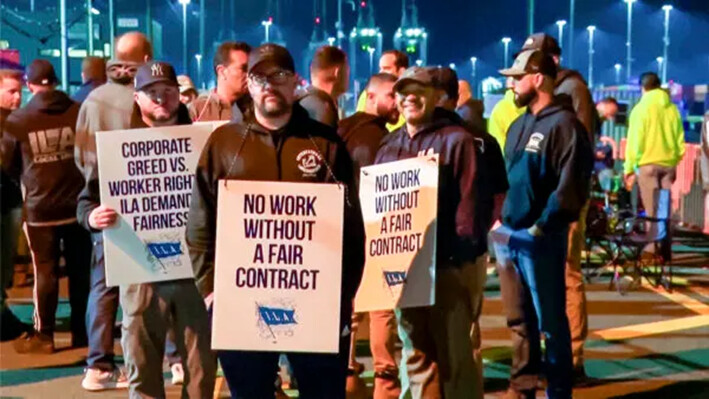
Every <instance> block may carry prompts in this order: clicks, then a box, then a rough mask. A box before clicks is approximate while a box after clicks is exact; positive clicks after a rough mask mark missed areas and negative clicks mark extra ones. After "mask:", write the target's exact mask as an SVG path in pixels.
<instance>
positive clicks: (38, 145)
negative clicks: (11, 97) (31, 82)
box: [3, 90, 83, 226]
mask: <svg viewBox="0 0 709 399" xmlns="http://www.w3.org/2000/svg"><path fill="white" fill-rule="evenodd" d="M78 112H79V105H78V104H77V103H75V102H74V101H72V100H71V99H70V98H69V96H67V95H66V94H65V93H64V92H62V91H59V90H50V91H45V92H40V93H37V94H35V95H34V96H32V99H31V100H30V102H29V103H27V105H25V106H24V107H22V108H20V109H18V110H17V111H15V112H13V113H12V114H11V115H10V116H9V117H8V118H7V121H6V122H5V129H6V135H4V137H3V140H9V143H5V144H4V145H3V150H4V151H6V153H4V154H3V168H5V167H6V161H7V167H8V169H7V170H6V171H7V172H8V173H18V172H19V173H21V175H20V176H17V175H16V176H13V177H14V178H18V177H19V178H21V181H22V184H23V185H24V186H25V188H26V190H27V191H26V196H25V217H26V218H27V223H28V224H30V225H37V226H42V225H47V226H49V225H62V224H69V223H73V222H75V221H76V196H77V194H79V191H81V187H82V186H83V179H82V176H81V173H80V172H79V170H77V169H76V166H75V165H74V126H76V118H77V114H78Z"/></svg>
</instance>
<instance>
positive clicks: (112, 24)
mask: <svg viewBox="0 0 709 399" xmlns="http://www.w3.org/2000/svg"><path fill="white" fill-rule="evenodd" d="M108 19H109V22H108V34H109V35H111V58H113V53H114V52H115V51H116V50H115V49H114V46H115V40H116V18H115V16H114V15H113V0H108Z"/></svg>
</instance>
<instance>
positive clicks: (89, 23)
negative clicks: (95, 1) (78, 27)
mask: <svg viewBox="0 0 709 399" xmlns="http://www.w3.org/2000/svg"><path fill="white" fill-rule="evenodd" d="M94 12H95V13H96V14H98V10H97V9H95V8H94V7H93V5H92V0H86V30H87V33H88V37H87V38H86V55H87V56H89V57H90V56H92V55H94Z"/></svg>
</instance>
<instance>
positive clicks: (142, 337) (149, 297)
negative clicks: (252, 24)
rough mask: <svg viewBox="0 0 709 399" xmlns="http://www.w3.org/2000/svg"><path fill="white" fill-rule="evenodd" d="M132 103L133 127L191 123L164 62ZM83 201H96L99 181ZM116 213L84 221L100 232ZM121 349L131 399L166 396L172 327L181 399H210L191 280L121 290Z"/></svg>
mask: <svg viewBox="0 0 709 399" xmlns="http://www.w3.org/2000/svg"><path fill="white" fill-rule="evenodd" d="M135 90H136V91H135V94H134V99H135V104H134V105H133V112H132V116H131V122H130V127H131V128H146V127H159V126H174V125H189V124H191V123H192V121H191V120H190V117H189V114H188V112H187V108H186V107H185V106H184V105H183V104H182V103H180V91H179V87H178V84H177V77H176V76H175V70H174V69H173V68H172V66H171V65H170V64H167V63H164V62H149V63H147V64H144V65H142V66H141V67H139V68H138V70H137V73H136V76H135ZM87 188H88V189H87V190H85V191H84V192H82V196H81V197H82V198H87V197H90V198H92V200H93V201H98V196H99V193H98V179H96V178H94V179H93V180H92V181H90V182H89V184H88V185H87ZM117 218H118V215H117V213H116V211H115V210H113V209H111V208H109V207H107V206H105V205H101V206H99V207H97V208H94V209H93V210H92V211H91V212H90V213H89V214H88V220H87V221H86V223H87V224H88V225H89V226H91V228H92V229H94V230H97V231H100V230H103V229H106V228H109V227H111V226H112V225H113V224H114V223H115V222H116V220H117ZM121 307H122V308H123V336H122V338H121V344H122V346H123V351H124V356H125V360H126V364H127V366H128V373H129V375H128V380H129V383H130V396H131V397H132V398H133V397H153V398H156V397H164V396H165V390H164V382H163V375H162V360H163V355H164V350H165V336H166V334H167V331H168V329H169V327H172V328H173V329H174V334H175V338H176V344H177V350H178V352H179V354H180V357H181V358H182V359H183V363H184V366H185V369H186V370H185V371H186V372H185V377H184V379H185V381H184V382H185V384H184V386H183V388H182V395H183V397H190V398H205V397H211V395H212V391H213V390H214V379H215V374H216V362H215V360H214V357H213V354H212V351H211V348H210V339H209V337H210V334H209V320H208V317H207V311H206V308H205V307H204V303H203V302H202V299H201V297H200V295H199V292H198V291H197V288H196V287H195V285H194V280H193V279H191V278H190V279H181V280H172V281H161V282H156V283H145V284H135V285H130V286H127V287H125V289H122V290H121Z"/></svg>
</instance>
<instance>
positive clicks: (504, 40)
mask: <svg viewBox="0 0 709 399" xmlns="http://www.w3.org/2000/svg"><path fill="white" fill-rule="evenodd" d="M511 41H512V39H510V38H509V37H503V38H502V44H504V45H505V64H504V67H505V68H507V61H508V58H509V53H510V42H511Z"/></svg>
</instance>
